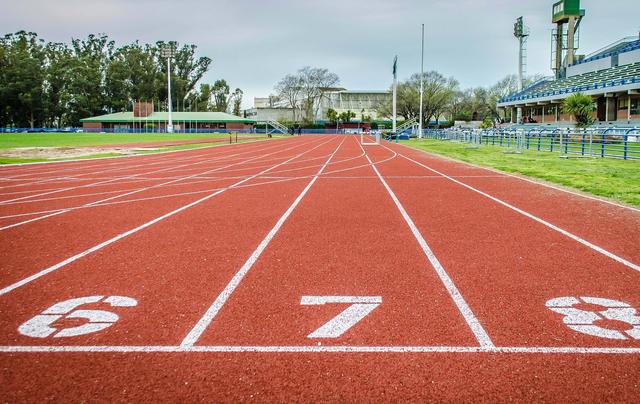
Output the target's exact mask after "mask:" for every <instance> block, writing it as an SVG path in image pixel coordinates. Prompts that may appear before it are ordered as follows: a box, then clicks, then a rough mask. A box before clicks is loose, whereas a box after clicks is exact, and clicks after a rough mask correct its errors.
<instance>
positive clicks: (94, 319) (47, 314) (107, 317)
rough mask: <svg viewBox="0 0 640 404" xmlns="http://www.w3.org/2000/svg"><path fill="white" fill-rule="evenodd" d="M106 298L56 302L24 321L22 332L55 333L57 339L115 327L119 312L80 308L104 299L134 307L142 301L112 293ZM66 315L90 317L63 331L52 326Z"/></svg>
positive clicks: (42, 335) (41, 335)
mask: <svg viewBox="0 0 640 404" xmlns="http://www.w3.org/2000/svg"><path fill="white" fill-rule="evenodd" d="M102 299H104V296H87V297H79V298H76V299H69V300H65V301H63V302H60V303H56V304H54V305H53V306H51V307H49V308H48V309H46V310H45V311H43V312H42V314H38V315H37V316H35V317H33V318H32V319H30V320H28V321H25V322H24V323H22V325H21V326H20V327H18V331H19V332H20V334H22V335H26V336H28V337H33V338H47V337H49V336H51V335H52V334H54V333H55V335H53V338H61V337H75V336H78V335H84V334H90V333H93V332H97V331H101V330H104V329H105V328H108V327H111V325H113V323H115V322H116V321H118V318H119V317H118V315H117V314H115V313H112V312H110V311H105V310H76V308H78V307H79V306H82V305H85V304H90V303H98V302H100V301H102V302H103V303H108V304H109V305H111V306H112V307H132V306H135V305H137V304H138V302H137V301H136V300H135V299H132V298H130V297H124V296H110V297H107V298H106V299H104V300H102ZM63 317H64V318H84V319H87V322H86V323H85V324H82V325H79V326H76V327H70V328H63V329H61V330H59V331H58V329H56V328H54V327H52V326H51V324H53V323H55V322H56V321H58V320H59V319H61V318H63Z"/></svg>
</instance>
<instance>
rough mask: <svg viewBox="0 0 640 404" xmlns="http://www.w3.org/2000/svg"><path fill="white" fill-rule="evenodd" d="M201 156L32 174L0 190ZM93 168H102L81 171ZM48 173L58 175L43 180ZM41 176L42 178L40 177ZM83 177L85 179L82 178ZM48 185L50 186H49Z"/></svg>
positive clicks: (91, 166) (71, 179)
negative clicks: (22, 180) (20, 181)
mask: <svg viewBox="0 0 640 404" xmlns="http://www.w3.org/2000/svg"><path fill="white" fill-rule="evenodd" d="M200 156H204V155H197V156H191V157H192V158H189V157H190V156H186V157H185V156H178V157H175V158H173V159H169V160H161V159H151V158H149V159H146V161H142V162H140V161H139V162H138V163H141V164H135V165H128V166H127V165H124V164H121V165H117V166H115V167H110V166H109V167H101V166H98V165H95V166H94V165H90V166H87V167H86V168H85V167H82V166H80V167H75V168H73V169H67V170H60V171H57V170H52V171H46V172H44V173H38V172H35V173H31V174H28V175H31V176H34V177H35V178H26V179H25V180H27V181H30V182H26V183H19V184H11V185H5V186H0V189H5V188H19V187H26V186H31V185H36V184H44V183H49V184H50V183H56V182H62V181H74V180H75V181H80V180H82V179H83V178H84V177H86V176H88V175H92V174H101V173H116V172H119V171H123V170H129V169H132V168H141V167H151V166H157V165H161V164H166V163H175V162H179V161H184V160H192V159H193V158H198V157H200ZM93 167H100V170H99V171H91V172H84V173H83V172H82V171H81V170H86V169H88V168H93ZM65 171H71V172H70V173H67V174H64V175H62V176H61V175H60V173H61V172H65ZM48 173H55V174H56V175H54V176H52V177H44V178H42V176H41V175H42V174H48ZM38 176H40V177H38ZM80 177H83V178H80ZM47 185H48V184H47Z"/></svg>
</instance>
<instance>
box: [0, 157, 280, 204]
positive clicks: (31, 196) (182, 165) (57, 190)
mask: <svg viewBox="0 0 640 404" xmlns="http://www.w3.org/2000/svg"><path fill="white" fill-rule="evenodd" d="M273 148H277V147H276V146H272V147H267V148H266V149H273ZM249 152H254V151H253V150H251V151H249ZM246 153H247V151H246V150H244V151H242V152H240V153H236V154H234V155H230V156H225V155H223V156H222V157H219V156H218V155H215V156H213V158H205V159H203V160H200V161H196V162H189V163H186V164H181V165H177V166H170V167H165V168H161V169H157V170H152V171H145V172H142V173H138V174H131V175H125V176H123V177H116V178H111V179H107V180H101V181H97V182H93V183H90V184H83V185H76V186H71V187H65V188H59V189H54V190H51V191H47V192H42V193H39V194H35V195H27V196H23V197H19V198H14V199H8V200H3V201H0V205H8V204H15V203H16V202H20V201H24V200H26V199H32V198H36V197H39V196H45V195H51V194H55V193H59V192H65V191H71V190H74V189H79V188H91V187H95V186H97V185H103V184H109V183H113V182H115V181H120V180H127V179H132V178H137V177H140V176H143V175H148V174H154V173H160V172H165V171H173V170H177V169H179V168H184V167H192V166H195V165H199V164H205V163H210V162H215V161H218V160H221V159H226V158H228V157H235V156H237V155H240V154H246ZM202 156H204V155H202ZM184 160H187V161H188V160H189V159H188V158H183V159H180V161H184ZM160 163H162V162H160ZM135 167H136V166H132V167H131V168H135ZM126 169H127V167H124V168H122V169H121V170H126ZM87 175H88V174H87ZM82 180H83V179H79V181H82ZM26 202H28V201H26Z"/></svg>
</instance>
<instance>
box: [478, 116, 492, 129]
mask: <svg viewBox="0 0 640 404" xmlns="http://www.w3.org/2000/svg"><path fill="white" fill-rule="evenodd" d="M478 128H480V129H489V128H493V121H491V119H489V118H485V119H484V121H482V123H481V124H480V126H478Z"/></svg>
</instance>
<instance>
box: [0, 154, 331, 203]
mask: <svg viewBox="0 0 640 404" xmlns="http://www.w3.org/2000/svg"><path fill="white" fill-rule="evenodd" d="M274 148H277V146H273V147H266V148H262V149H260V150H259V151H265V150H270V149H274ZM280 151H282V149H280ZM255 152H256V150H252V151H242V152H240V153H236V154H231V155H225V156H221V157H218V156H213V157H211V158H206V159H203V160H200V161H197V162H195V163H190V164H185V165H180V166H175V167H174V168H175V172H176V173H178V172H182V171H187V172H191V171H192V170H193V168H192V167H191V166H194V165H198V164H204V163H211V162H223V163H228V162H233V161H240V160H242V159H243V158H244V157H240V158H238V157H237V156H240V155H242V154H247V153H254V154H255ZM198 157H201V156H198ZM230 157H233V158H230ZM322 158H324V157H322ZM281 159H282V160H284V159H286V157H285V158H281ZM273 160H277V159H269V160H264V161H261V160H258V161H256V163H259V164H262V165H259V166H258V165H255V166H252V167H247V168H239V169H234V170H228V171H220V172H221V173H223V174H229V173H233V172H241V171H247V170H255V169H258V168H263V167H270V166H272V165H273V164H275V163H274V162H273ZM311 160H315V158H314V159H311ZM182 167H189V168H188V169H187V170H178V169H179V168H182ZM174 168H171V167H167V168H164V169H159V170H157V171H151V172H148V173H154V172H162V171H174ZM144 175H145V173H139V174H135V175H133V176H132V175H128V176H118V177H111V178H81V179H80V180H82V181H84V180H101V182H98V183H94V184H85V185H80V186H77V188H87V189H88V188H94V187H96V186H95V185H99V184H102V183H104V180H107V179H108V180H111V181H117V185H124V184H136V183H140V182H146V181H153V180H159V181H164V180H170V179H176V178H183V177H184V176H180V175H177V174H176V175H175V176H169V177H164V178H145V176H144ZM141 176H142V177H141ZM224 178H232V177H229V176H227V177H224ZM127 179H130V180H129V181H124V180H127ZM73 180H78V179H73ZM66 189H68V188H65V189H62V188H49V189H42V190H36V191H22V192H19V193H21V194H24V193H32V192H43V191H56V192H58V191H63V190H66ZM109 192H111V193H114V192H118V191H109ZM120 192H125V190H122V191H120ZM19 193H18V192H12V193H6V194H2V195H11V194H14V195H15V194H19ZM53 193H55V192H53ZM47 194H48V193H47ZM100 194H102V193H100V192H97V193H89V194H77V195H66V196H54V197H50V198H40V199H28V200H20V201H17V202H8V203H4V204H2V205H14V204H16V205H17V204H21V205H23V204H28V203H36V202H42V201H54V200H63V199H73V198H80V197H85V196H92V195H100ZM39 195H46V194H38V195H27V196H25V197H24V198H20V199H27V198H35V197H37V196H39ZM58 210H62V209H58Z"/></svg>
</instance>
